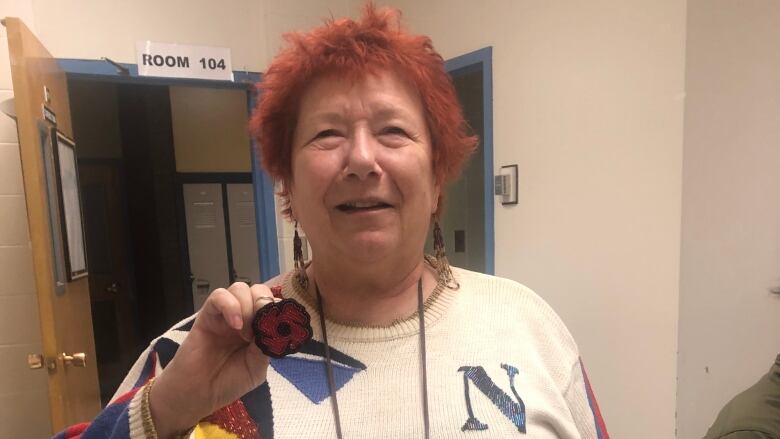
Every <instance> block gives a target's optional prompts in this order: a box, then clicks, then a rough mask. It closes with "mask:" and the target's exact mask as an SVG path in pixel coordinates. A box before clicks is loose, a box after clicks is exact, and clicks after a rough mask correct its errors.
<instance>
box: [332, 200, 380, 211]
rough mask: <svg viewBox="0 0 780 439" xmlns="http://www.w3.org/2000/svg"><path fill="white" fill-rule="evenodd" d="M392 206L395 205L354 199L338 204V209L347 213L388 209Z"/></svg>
mask: <svg viewBox="0 0 780 439" xmlns="http://www.w3.org/2000/svg"><path fill="white" fill-rule="evenodd" d="M390 207H393V206H391V205H389V204H387V203H383V202H381V201H352V202H348V203H342V204H339V205H338V206H336V209H338V210H339V211H341V212H346V213H352V212H369V211H373V210H381V209H388V208H390Z"/></svg>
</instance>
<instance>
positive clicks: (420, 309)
mask: <svg viewBox="0 0 780 439" xmlns="http://www.w3.org/2000/svg"><path fill="white" fill-rule="evenodd" d="M314 288H315V290H316V291H317V307H318V308H319V314H320V328H321V329H322V341H323V342H324V343H325V371H326V373H327V379H328V390H329V391H330V400H331V406H332V407H333V419H334V421H335V423H336V437H337V438H338V439H343V437H344V436H343V434H342V431H341V416H340V415H339V402H338V399H337V398H336V380H335V379H334V378H333V363H332V362H331V357H330V344H329V343H328V331H327V330H326V329H325V311H324V309H323V308H324V307H323V304H322V295H321V294H320V288H319V287H318V286H317V283H316V282H315V283H314ZM424 308H425V307H424V304H423V290H422V277H421V278H420V279H419V280H418V281H417V316H418V318H419V321H420V363H422V371H421V377H420V381H422V383H421V385H422V412H423V424H424V427H425V439H428V438H429V437H430V427H431V426H430V418H429V417H428V366H427V358H426V355H425V354H426V351H425V316H424V314H423V313H424V311H425V309H424Z"/></svg>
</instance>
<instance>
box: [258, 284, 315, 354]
mask: <svg viewBox="0 0 780 439" xmlns="http://www.w3.org/2000/svg"><path fill="white" fill-rule="evenodd" d="M252 329H253V331H254V334H255V344H256V345H257V347H258V348H260V350H261V351H263V353H264V354H265V355H267V356H269V357H273V358H282V357H284V356H286V355H290V354H294V353H296V352H298V350H299V349H300V348H301V346H303V344H304V343H306V342H307V341H309V340H311V337H312V329H311V316H309V313H308V312H306V308H304V307H303V306H302V305H301V304H300V303H298V302H296V301H295V300H293V299H282V300H281V301H279V302H271V303H269V304H267V305H265V306H263V307H262V308H260V309H259V310H257V313H256V314H255V319H254V321H253V323H252Z"/></svg>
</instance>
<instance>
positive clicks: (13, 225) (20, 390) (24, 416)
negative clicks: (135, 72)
mask: <svg viewBox="0 0 780 439" xmlns="http://www.w3.org/2000/svg"><path fill="white" fill-rule="evenodd" d="M6 15H12V16H17V17H20V18H22V19H23V20H24V21H25V23H26V24H27V26H28V27H29V28H30V29H32V30H33V31H35V20H34V18H33V15H32V9H31V7H30V5H29V3H28V2H24V1H21V2H20V1H15V0H0V16H6ZM12 97H13V84H12V82H11V69H10V61H9V58H8V38H7V34H6V30H5V27H3V26H0V101H4V100H6V99H10V98H12ZM41 343H42V340H41V329H40V323H39V320H38V298H37V296H36V294H35V280H34V278H33V261H32V247H31V246H30V232H29V230H28V228H27V205H26V202H25V198H24V183H23V181H22V162H21V159H20V157H19V139H18V137H17V132H16V123H14V122H13V120H12V119H11V118H10V117H8V116H6V115H5V114H0V437H13V438H20V439H39V438H43V437H48V435H49V430H50V428H51V427H50V424H49V396H48V394H49V393H48V391H49V388H48V381H47V379H48V377H47V374H46V370H45V369H39V370H31V369H29V368H28V367H27V354H38V353H42V352H43V346H42V344H41Z"/></svg>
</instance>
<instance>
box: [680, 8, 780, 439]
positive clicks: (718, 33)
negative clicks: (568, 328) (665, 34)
mask: <svg viewBox="0 0 780 439" xmlns="http://www.w3.org/2000/svg"><path fill="white" fill-rule="evenodd" d="M778 47H780V3H778V2H776V1H772V0H747V1H740V2H732V1H728V0H691V1H689V2H688V50H687V74H686V88H687V98H686V108H685V155H684V167H683V212H682V213H683V215H682V219H683V221H682V254H681V259H682V261H681V279H680V338H679V346H680V355H679V368H678V374H679V380H678V424H677V426H678V436H679V437H680V438H694V437H701V436H702V435H703V434H704V432H705V431H706V430H707V428H708V427H709V426H710V425H711V424H712V421H713V420H714V419H715V416H716V415H717V413H718V411H719V410H720V408H721V407H722V406H723V405H724V404H725V403H726V402H727V401H728V400H729V399H731V397H733V396H734V395H735V394H736V393H739V392H740V391H742V390H744V389H745V388H747V387H749V386H750V385H752V384H753V383H754V382H756V381H757V380H758V378H759V377H760V376H762V375H763V374H765V373H766V372H767V371H768V370H769V368H770V366H771V365H772V362H773V361H774V358H775V356H776V355H778V354H780V297H777V296H773V295H772V294H771V293H769V289H770V288H772V287H777V286H779V285H780V123H778V120H780V53H778V50H777V48H778Z"/></svg>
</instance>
